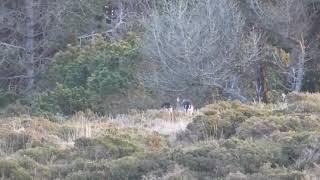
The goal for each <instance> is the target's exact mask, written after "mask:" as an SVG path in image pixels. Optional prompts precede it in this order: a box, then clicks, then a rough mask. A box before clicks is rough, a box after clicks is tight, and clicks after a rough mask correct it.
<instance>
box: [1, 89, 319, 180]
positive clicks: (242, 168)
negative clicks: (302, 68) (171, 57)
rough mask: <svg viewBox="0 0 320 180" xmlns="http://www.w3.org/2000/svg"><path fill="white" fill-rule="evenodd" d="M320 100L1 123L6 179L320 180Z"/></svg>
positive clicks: (295, 98) (305, 97)
mask: <svg viewBox="0 0 320 180" xmlns="http://www.w3.org/2000/svg"><path fill="white" fill-rule="evenodd" d="M319 112H320V94H290V95H288V96H287V102H285V103H281V104H270V105H265V104H241V103H240V102H236V101H234V102H226V101H221V102H217V103H215V104H211V105H207V106H206V107H204V108H202V109H200V110H199V112H196V113H195V114H194V115H193V116H191V115H186V114H183V113H176V114H175V120H174V121H171V120H170V116H169V115H168V113H167V112H166V111H161V110H148V111H146V112H131V113H129V114H127V115H121V116H120V115H119V116H117V117H115V118H110V117H101V116H97V115H95V114H93V113H91V112H86V113H82V112H80V113H77V114H75V115H74V116H72V117H71V118H68V119H64V118H56V119H51V121H49V120H48V119H46V118H42V117H29V116H25V115H24V116H19V117H5V118H4V117H3V118H1V127H0V137H1V141H0V147H1V151H0V155H1V160H0V173H1V179H17V180H18V179H168V180H169V179H177V180H178V179H229V180H231V179H234V180H238V179H239V180H240V179H241V180H247V179H248V180H249V179H275V180H278V179H297V180H300V179H301V180H302V179H303V180H304V179H305V180H308V179H312V177H317V178H319V177H320V169H319V166H318V164H319V162H320V153H319V152H320V149H319V147H320V146H319V145H320V144H319V143H320V133H319V130H320V113H319Z"/></svg>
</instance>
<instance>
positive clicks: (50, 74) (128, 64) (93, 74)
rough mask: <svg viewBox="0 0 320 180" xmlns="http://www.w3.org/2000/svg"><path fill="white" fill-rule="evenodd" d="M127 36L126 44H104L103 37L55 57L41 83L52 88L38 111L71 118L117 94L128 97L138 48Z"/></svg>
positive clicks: (132, 83)
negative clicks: (70, 116)
mask: <svg viewBox="0 0 320 180" xmlns="http://www.w3.org/2000/svg"><path fill="white" fill-rule="evenodd" d="M135 41H136V40H135V37H134V35H132V34H129V35H128V37H127V38H126V39H125V40H122V41H118V42H113V43H110V42H106V41H104V40H103V39H102V37H97V39H95V40H94V41H92V42H91V43H90V44H88V45H86V46H84V47H72V46H71V47H69V48H68V49H67V50H66V51H64V52H59V53H57V54H56V55H55V57H54V59H53V61H52V63H51V64H50V65H49V68H48V71H47V72H46V74H45V75H44V80H43V83H44V84H46V85H47V86H48V87H52V86H53V87H54V88H53V90H51V91H50V90H49V91H47V92H45V93H43V94H42V95H40V96H39V97H38V99H37V102H36V107H37V109H38V110H40V111H48V112H53V113H57V112H62V113H63V114H67V115H69V114H72V113H74V112H76V111H80V110H86V109H87V108H92V109H94V110H97V109H98V110H99V109H101V108H100V107H101V106H102V107H103V103H110V102H104V101H103V100H104V99H106V98H108V97H110V96H112V95H116V94H124V95H125V94H127V89H128V88H129V87H132V86H133V85H134V84H135V83H134V81H135V79H134V75H135V72H136V70H135V66H136V64H137V46H136V42H135Z"/></svg>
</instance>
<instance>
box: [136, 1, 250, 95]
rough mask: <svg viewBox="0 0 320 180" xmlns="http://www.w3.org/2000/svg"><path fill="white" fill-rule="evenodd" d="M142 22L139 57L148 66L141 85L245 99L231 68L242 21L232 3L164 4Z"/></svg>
mask: <svg viewBox="0 0 320 180" xmlns="http://www.w3.org/2000/svg"><path fill="white" fill-rule="evenodd" d="M146 19H147V20H146V22H145V24H146V33H145V35H144V39H143V54H144V55H145V58H146V59H148V61H149V62H148V63H149V67H148V68H150V67H151V71H147V72H145V73H144V74H143V75H142V79H143V80H144V82H145V84H146V86H148V87H152V88H153V89H160V90H164V91H173V92H183V91H186V90H187V89H188V88H190V87H194V86H202V87H215V88H219V89H221V90H222V91H223V92H224V94H226V95H228V96H230V97H232V98H235V99H240V100H243V101H245V100H246V99H247V98H246V97H245V96H244V95H243V93H242V90H241V88H240V87H241V80H240V78H241V77H240V75H239V73H238V72H237V70H236V64H239V61H240V58H241V56H240V55H241V45H242V41H243V40H244V39H245V38H246V37H245V33H244V32H245V31H244V25H245V21H244V18H243V16H242V14H241V13H240V12H239V9H238V6H237V3H236V2H235V1H230V0H197V1H191V0H175V1H165V0H163V1H161V6H157V7H156V8H155V9H154V11H153V13H152V14H151V15H150V17H148V18H146Z"/></svg>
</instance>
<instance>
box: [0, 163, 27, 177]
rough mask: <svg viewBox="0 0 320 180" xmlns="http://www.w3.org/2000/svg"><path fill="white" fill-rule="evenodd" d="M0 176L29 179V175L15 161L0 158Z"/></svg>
mask: <svg viewBox="0 0 320 180" xmlns="http://www.w3.org/2000/svg"><path fill="white" fill-rule="evenodd" d="M0 176H1V178H5V179H12V180H31V179H32V178H31V176H30V174H29V173H28V172H26V171H25V170H24V169H23V168H21V167H20V166H19V165H18V164H17V162H16V161H10V160H0Z"/></svg>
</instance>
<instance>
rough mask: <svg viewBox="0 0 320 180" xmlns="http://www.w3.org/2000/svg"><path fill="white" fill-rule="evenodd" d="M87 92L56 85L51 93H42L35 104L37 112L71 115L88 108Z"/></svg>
mask: <svg viewBox="0 0 320 180" xmlns="http://www.w3.org/2000/svg"><path fill="white" fill-rule="evenodd" d="M89 95H90V94H89V92H88V91H87V90H86V89H85V88H83V87H81V86H80V87H73V88H68V87H66V86H64V85H63V84H57V86H56V88H55V89H54V90H52V91H47V92H45V93H42V94H41V95H40V96H39V97H38V99H37V102H36V106H37V110H40V111H44V112H52V113H63V114H72V113H75V112H77V111H81V110H86V109H88V108H90V103H89Z"/></svg>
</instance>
